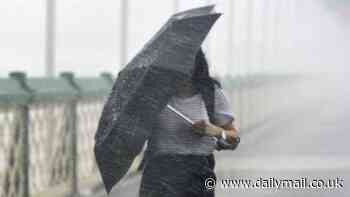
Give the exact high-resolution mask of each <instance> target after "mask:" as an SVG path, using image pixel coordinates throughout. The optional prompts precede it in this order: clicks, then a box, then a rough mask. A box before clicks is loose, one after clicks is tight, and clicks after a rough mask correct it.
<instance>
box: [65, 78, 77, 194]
mask: <svg viewBox="0 0 350 197" xmlns="http://www.w3.org/2000/svg"><path fill="white" fill-rule="evenodd" d="M61 77H62V78H64V79H65V80H66V81H67V82H68V83H69V85H71V86H72V87H73V88H74V89H75V90H77V86H76V84H75V83H74V74H73V73H72V72H63V73H61ZM77 102H78V96H77V97H76V98H75V99H72V100H71V101H70V102H69V114H70V116H71V117H70V121H69V124H70V127H69V128H71V132H72V133H71V135H72V138H71V147H72V152H71V154H72V161H71V162H72V163H71V165H72V185H71V196H80V192H79V186H78V184H79V178H78V145H77V143H78V140H77Z"/></svg>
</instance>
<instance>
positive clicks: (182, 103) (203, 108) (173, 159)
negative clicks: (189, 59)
mask: <svg viewBox="0 0 350 197" xmlns="http://www.w3.org/2000/svg"><path fill="white" fill-rule="evenodd" d="M169 104H170V105H172V106H173V107H174V108H176V109H177V110H178V111H180V112H181V113H183V114H184V115H186V116H187V117H189V118H190V119H191V120H193V121H195V123H194V124H193V125H190V124H189V123H187V122H186V121H184V120H183V119H181V118H179V116H178V115H177V114H176V113H174V112H173V111H171V110H169V109H168V108H164V110H163V111H162V112H161V113H160V114H159V117H158V119H157V125H156V129H155V131H154V133H153V135H152V137H151V139H150V140H149V142H148V148H147V158H148V159H147V161H146V164H145V167H144V171H143V176H142V180H141V187H140V191H139V193H140V197H167V196H169V197H170V196H171V197H197V196H198V197H213V196H214V190H212V189H207V188H206V187H205V180H206V179H207V178H212V179H215V180H216V176H215V173H214V165H215V161H214V156H213V152H214V150H215V147H216V140H215V138H214V137H217V138H220V137H221V136H225V137H226V139H227V141H228V142H231V143H233V142H234V141H235V138H236V136H237V129H236V128H235V126H234V125H233V120H234V117H233V114H232V112H231V111H230V106H229V104H228V101H227V98H226V97H225V95H224V94H223V92H222V89H221V86H220V84H219V82H217V81H216V80H214V79H213V78H211V77H210V75H209V69H208V63H207V61H206V59H205V55H204V53H203V51H202V50H201V49H200V50H199V51H198V53H197V55H196V59H195V70H194V74H193V77H192V79H189V80H184V81H182V82H181V83H179V84H177V89H176V95H175V96H174V97H172V98H171V99H170V101H169Z"/></svg>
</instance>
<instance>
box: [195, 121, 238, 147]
mask: <svg viewBox="0 0 350 197" xmlns="http://www.w3.org/2000/svg"><path fill="white" fill-rule="evenodd" d="M223 130H224V132H226V137H227V142H229V143H234V142H235V140H236V137H237V136H238V129H237V127H236V126H235V125H234V123H233V121H230V122H229V123H227V124H225V125H223V126H220V127H219V126H216V125H214V124H211V123H208V122H206V121H204V120H201V121H197V122H195V123H194V124H193V131H194V132H196V133H199V134H202V135H208V136H214V137H221V135H222V132H223Z"/></svg>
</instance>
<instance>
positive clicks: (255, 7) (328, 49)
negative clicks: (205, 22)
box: [0, 0, 350, 77]
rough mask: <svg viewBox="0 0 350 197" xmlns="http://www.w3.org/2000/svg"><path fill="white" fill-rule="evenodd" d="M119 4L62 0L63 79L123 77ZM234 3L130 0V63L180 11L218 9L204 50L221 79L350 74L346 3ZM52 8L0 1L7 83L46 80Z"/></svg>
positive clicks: (0, 58)
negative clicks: (14, 76)
mask: <svg viewBox="0 0 350 197" xmlns="http://www.w3.org/2000/svg"><path fill="white" fill-rule="evenodd" d="M120 2H121V1H115V0H99V1H92V0H59V1H56V5H57V7H56V8H57V10H56V30H57V32H56V63H55V64H56V66H55V67H56V68H55V70H56V75H57V73H59V72H61V71H73V72H75V73H76V74H77V75H79V76H96V75H97V73H99V72H101V71H110V72H113V73H114V74H116V73H117V71H118V70H119V69H120V68H121V67H122V66H123V65H121V63H120V59H121V58H120V47H119V46H120V39H121V36H120V35H121V34H120V25H121V17H120V8H121V5H120ZM231 2H232V4H231V6H230V1H229V0H217V1H214V0H212V1H208V0H191V1H185V0H178V1H174V0H152V1H137V0H129V1H128V28H127V34H128V38H127V40H126V43H127V52H126V54H127V61H128V60H130V59H131V58H132V57H133V56H134V55H135V54H136V53H137V51H139V50H140V49H141V47H142V46H143V44H144V43H145V42H146V41H147V40H148V39H150V37H151V36H152V35H153V34H154V33H155V32H156V31H157V30H158V29H159V28H160V27H161V25H162V24H163V23H164V22H165V21H166V20H167V19H168V18H169V17H170V15H171V14H173V13H174V12H175V10H185V9H189V8H192V7H197V6H201V5H206V4H213V3H215V4H217V10H218V11H220V12H222V13H223V16H222V17H221V18H220V20H218V22H217V24H216V25H215V26H214V28H213V30H212V31H211V33H210V35H209V37H208V39H207V41H206V47H205V48H206V52H207V54H208V56H209V57H210V61H211V63H212V65H213V66H212V70H213V72H214V73H215V74H219V75H225V74H231V75H236V74H238V73H241V74H244V73H248V72H251V73H253V72H274V73H275V72H283V73H284V72H315V73H316V72H317V73H320V72H321V73H322V72H323V73H340V74H341V73H346V72H348V71H349V69H348V68H347V65H348V63H349V62H350V61H349V57H348V56H347V51H348V48H349V46H350V45H349V39H348V37H349V35H350V33H349V25H348V24H349V5H348V4H347V3H346V1H341V0H338V1H335V0H306V1H300V0H299V1H298V0H253V1H250V2H251V3H247V2H248V1H244V0H234V1H231ZM344 2H345V3H344ZM176 5H177V6H176ZM45 6H46V1H44V0H41V1H26V0H11V1H10V0H4V1H2V2H1V3H0V24H1V25H0V76H1V77H5V76H7V74H8V72H9V71H13V70H23V71H25V72H27V73H28V75H29V76H41V75H44V74H45V63H44V59H45V8H46V7H45ZM176 7H177V8H176ZM249 24H250V25H249Z"/></svg>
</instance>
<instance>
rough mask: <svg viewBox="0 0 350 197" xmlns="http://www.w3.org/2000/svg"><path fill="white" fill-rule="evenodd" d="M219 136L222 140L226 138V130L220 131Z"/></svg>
mask: <svg viewBox="0 0 350 197" xmlns="http://www.w3.org/2000/svg"><path fill="white" fill-rule="evenodd" d="M221 138H222V139H224V140H226V139H227V135H226V131H225V130H222V131H221Z"/></svg>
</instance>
